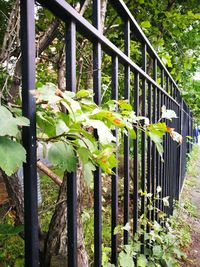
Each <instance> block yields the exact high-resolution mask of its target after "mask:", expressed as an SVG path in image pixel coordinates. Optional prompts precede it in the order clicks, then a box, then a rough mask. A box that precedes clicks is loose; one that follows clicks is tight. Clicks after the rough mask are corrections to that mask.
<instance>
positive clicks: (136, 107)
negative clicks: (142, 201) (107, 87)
mask: <svg viewBox="0 0 200 267" xmlns="http://www.w3.org/2000/svg"><path fill="white" fill-rule="evenodd" d="M134 110H135V114H136V116H138V114H139V73H137V72H136V73H135V78H134ZM135 132H136V135H137V138H136V139H135V140H134V152H133V153H134V159H133V160H134V164H133V166H134V177H133V179H134V181H133V191H134V192H133V233H134V234H135V233H136V232H137V229H138V172H139V167H138V152H139V151H138V130H137V129H135Z"/></svg>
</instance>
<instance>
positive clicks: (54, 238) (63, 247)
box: [44, 168, 88, 267]
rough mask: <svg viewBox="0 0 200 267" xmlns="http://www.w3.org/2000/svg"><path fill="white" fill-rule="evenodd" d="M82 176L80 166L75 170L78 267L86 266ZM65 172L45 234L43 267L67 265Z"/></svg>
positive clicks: (62, 266)
mask: <svg viewBox="0 0 200 267" xmlns="http://www.w3.org/2000/svg"><path fill="white" fill-rule="evenodd" d="M83 186H84V185H83V177H82V175H81V168H79V169H78V171H77V202H78V203H77V215H78V221H77V243H78V248H77V255H78V267H87V266H88V256H87V252H86V249H85V244H84V235H83V223H82V220H81V209H82V192H83ZM66 192H67V173H65V175H64V179H63V183H62V186H61V188H60V192H59V197H58V200H57V205H56V208H55V212H54V214H53V217H52V219H51V223H50V226H49V231H48V235H47V240H46V245H45V253H44V267H57V266H59V267H66V266H67V254H68V251H67V200H66Z"/></svg>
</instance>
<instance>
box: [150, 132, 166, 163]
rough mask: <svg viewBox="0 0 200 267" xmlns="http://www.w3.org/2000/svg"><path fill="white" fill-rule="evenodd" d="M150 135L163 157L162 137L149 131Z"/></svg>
mask: <svg viewBox="0 0 200 267" xmlns="http://www.w3.org/2000/svg"><path fill="white" fill-rule="evenodd" d="M148 135H149V137H150V138H151V139H152V141H153V142H154V143H155V145H156V148H157V150H158V153H159V154H160V156H161V158H162V155H163V145H162V141H163V140H162V138H161V137H160V136H159V135H157V134H155V133H153V132H149V133H148Z"/></svg>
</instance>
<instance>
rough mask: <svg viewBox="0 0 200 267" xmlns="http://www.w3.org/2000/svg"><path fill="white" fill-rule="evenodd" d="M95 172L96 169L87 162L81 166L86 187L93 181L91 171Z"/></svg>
mask: <svg viewBox="0 0 200 267" xmlns="http://www.w3.org/2000/svg"><path fill="white" fill-rule="evenodd" d="M95 170H96V167H95V166H94V164H93V163H92V162H91V161H88V162H87V163H86V164H84V165H83V176H84V179H85V181H86V183H87V185H91V183H92V179H93V171H95Z"/></svg>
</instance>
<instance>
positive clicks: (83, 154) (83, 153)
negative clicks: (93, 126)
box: [77, 147, 91, 164]
mask: <svg viewBox="0 0 200 267" xmlns="http://www.w3.org/2000/svg"><path fill="white" fill-rule="evenodd" d="M77 154H78V155H79V158H80V160H81V161H82V163H83V164H86V163H87V162H88V159H89V156H90V154H91V153H90V151H89V150H88V149H87V148H85V147H80V148H78V150H77Z"/></svg>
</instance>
